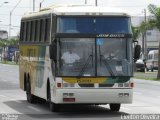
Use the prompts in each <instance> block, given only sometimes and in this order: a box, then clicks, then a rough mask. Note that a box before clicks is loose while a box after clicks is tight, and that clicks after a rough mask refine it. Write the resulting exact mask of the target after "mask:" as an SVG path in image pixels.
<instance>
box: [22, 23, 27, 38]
mask: <svg viewBox="0 0 160 120" xmlns="http://www.w3.org/2000/svg"><path fill="white" fill-rule="evenodd" d="M26 34H27V22H24V34H23V41H26V36H27V35H26Z"/></svg>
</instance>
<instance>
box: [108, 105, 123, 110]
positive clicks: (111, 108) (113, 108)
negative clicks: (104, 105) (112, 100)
mask: <svg viewBox="0 0 160 120" xmlns="http://www.w3.org/2000/svg"><path fill="white" fill-rule="evenodd" d="M109 106H110V110H111V111H119V110H120V107H121V104H109Z"/></svg>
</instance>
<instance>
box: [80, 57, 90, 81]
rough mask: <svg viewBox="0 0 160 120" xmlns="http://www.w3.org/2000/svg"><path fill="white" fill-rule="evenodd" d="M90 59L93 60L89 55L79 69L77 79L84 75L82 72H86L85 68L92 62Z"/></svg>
mask: <svg viewBox="0 0 160 120" xmlns="http://www.w3.org/2000/svg"><path fill="white" fill-rule="evenodd" d="M92 59H93V55H89V57H88V59H87V61H86V62H85V64H84V66H83V67H82V69H81V71H80V73H79V76H78V78H80V77H81V76H82V75H83V73H84V71H85V70H86V68H87V66H88V64H89V62H90V60H92Z"/></svg>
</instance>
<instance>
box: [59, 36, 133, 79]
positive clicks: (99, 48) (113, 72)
mask: <svg viewBox="0 0 160 120" xmlns="http://www.w3.org/2000/svg"><path fill="white" fill-rule="evenodd" d="M127 41H129V40H127V39H126V38H125V39H124V38H120V39H119V38H118V39H117V38H59V42H58V53H59V54H58V56H59V57H58V60H57V61H59V62H58V63H57V69H58V76H80V77H81V76H131V74H132V65H131V56H129V51H130V50H129V49H130V48H129V47H127V46H129V43H128V42H127ZM130 41H131V40H130ZM127 50H128V52H127Z"/></svg>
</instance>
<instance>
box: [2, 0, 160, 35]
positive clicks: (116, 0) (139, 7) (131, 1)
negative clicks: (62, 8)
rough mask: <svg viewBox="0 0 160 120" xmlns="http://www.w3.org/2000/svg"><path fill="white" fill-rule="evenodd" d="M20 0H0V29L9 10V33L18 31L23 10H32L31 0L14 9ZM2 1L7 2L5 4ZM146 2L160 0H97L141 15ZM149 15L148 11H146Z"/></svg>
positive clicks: (60, 0)
mask: <svg viewBox="0 0 160 120" xmlns="http://www.w3.org/2000/svg"><path fill="white" fill-rule="evenodd" d="M19 1H20V0H0V29H1V30H8V25H9V21H10V20H9V19H10V12H11V11H12V17H11V18H12V26H13V27H12V31H11V35H12V36H13V35H16V34H17V33H18V31H19V27H18V26H20V19H21V17H22V15H23V14H24V13H25V12H28V11H32V10H33V0H21V2H20V3H19V4H18V6H17V7H16V9H15V10H13V8H14V6H15V5H16V4H17V3H18V2H19ZM41 1H43V0H35V2H36V3H35V4H36V10H38V9H39V3H40V2H41ZM4 2H8V3H7V4H5V3H4ZM67 3H70V4H72V3H73V4H84V3H85V0H44V2H43V4H42V7H46V6H49V5H52V4H67ZM87 4H89V5H94V4H95V0H87ZM148 4H155V5H157V6H160V0H98V5H99V6H110V7H117V8H120V9H124V10H126V11H127V12H128V13H129V14H131V15H133V16H142V15H143V14H144V13H143V10H144V9H145V8H147V5H148ZM147 15H149V13H147Z"/></svg>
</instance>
